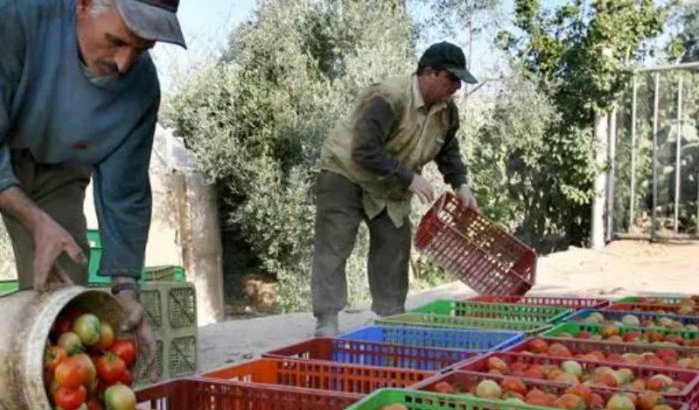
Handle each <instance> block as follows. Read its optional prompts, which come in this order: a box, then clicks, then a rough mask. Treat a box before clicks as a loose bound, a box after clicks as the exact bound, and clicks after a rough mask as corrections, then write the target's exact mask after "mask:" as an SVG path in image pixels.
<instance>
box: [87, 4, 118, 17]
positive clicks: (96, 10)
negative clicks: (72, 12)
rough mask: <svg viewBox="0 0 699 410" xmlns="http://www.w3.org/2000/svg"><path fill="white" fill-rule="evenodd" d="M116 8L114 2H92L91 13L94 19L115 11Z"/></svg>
mask: <svg viewBox="0 0 699 410" xmlns="http://www.w3.org/2000/svg"><path fill="white" fill-rule="evenodd" d="M114 6H115V4H114V0H92V8H91V9H90V13H91V14H92V16H93V17H97V16H99V15H100V14H102V13H104V12H106V11H109V10H111V9H113V8H114Z"/></svg>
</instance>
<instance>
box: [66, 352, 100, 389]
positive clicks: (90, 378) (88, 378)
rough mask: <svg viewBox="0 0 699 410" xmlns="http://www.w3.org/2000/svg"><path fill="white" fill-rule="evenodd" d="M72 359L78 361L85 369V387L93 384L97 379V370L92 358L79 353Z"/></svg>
mask: <svg viewBox="0 0 699 410" xmlns="http://www.w3.org/2000/svg"><path fill="white" fill-rule="evenodd" d="M72 359H73V360H76V361H77V362H78V363H80V365H81V366H82V367H83V371H84V372H85V379H84V380H83V384H84V385H85V386H89V385H90V384H92V382H94V381H95V379H97V369H96V368H95V364H94V363H92V359H90V356H88V355H86V354H85V353H78V354H76V355H74V356H73V357H72Z"/></svg>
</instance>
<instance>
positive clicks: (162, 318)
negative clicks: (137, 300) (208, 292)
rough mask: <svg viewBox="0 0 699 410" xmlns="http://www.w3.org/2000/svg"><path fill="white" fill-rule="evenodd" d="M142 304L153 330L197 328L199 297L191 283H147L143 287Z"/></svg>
mask: <svg viewBox="0 0 699 410" xmlns="http://www.w3.org/2000/svg"><path fill="white" fill-rule="evenodd" d="M141 303H142V304H143V307H144V308H145V311H146V319H147V320H148V323H149V324H150V325H151V327H153V328H161V327H163V326H165V327H169V328H171V329H182V328H196V327H197V296H196V292H195V288H194V284H193V283H190V282H147V283H144V284H143V285H142V286H141Z"/></svg>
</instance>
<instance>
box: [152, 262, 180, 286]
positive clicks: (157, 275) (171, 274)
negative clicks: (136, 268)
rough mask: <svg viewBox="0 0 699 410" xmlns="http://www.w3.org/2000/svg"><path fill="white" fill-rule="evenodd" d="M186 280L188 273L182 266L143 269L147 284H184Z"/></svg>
mask: <svg viewBox="0 0 699 410" xmlns="http://www.w3.org/2000/svg"><path fill="white" fill-rule="evenodd" d="M185 280H186V273H185V270H184V268H183V267H182V266H176V265H162V266H148V267H146V268H145V269H143V281H145V282H184V281H185Z"/></svg>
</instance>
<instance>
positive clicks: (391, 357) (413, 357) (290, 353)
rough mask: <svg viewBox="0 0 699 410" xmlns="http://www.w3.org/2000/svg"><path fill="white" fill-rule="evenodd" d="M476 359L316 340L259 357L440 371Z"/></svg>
mask: <svg viewBox="0 0 699 410" xmlns="http://www.w3.org/2000/svg"><path fill="white" fill-rule="evenodd" d="M479 355H480V354H479V353H476V352H473V351H469V350H462V349H447V348H443V347H425V346H405V345H397V344H388V343H377V342H369V341H366V340H351V339H333V338H315V339H308V340H305V341H303V342H300V343H296V344H294V345H290V346H286V347H282V348H279V349H276V350H273V351H270V352H267V353H264V354H263V355H262V356H263V357H277V358H279V357H282V358H287V359H300V360H313V361H318V360H323V361H330V362H336V363H347V364H359V365H362V366H379V367H398V368H402V369H416V370H433V371H435V370H436V371H439V370H443V369H446V368H447V367H450V366H452V365H454V364H456V363H459V362H463V361H466V360H469V359H472V358H474V357H476V356H479Z"/></svg>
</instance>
